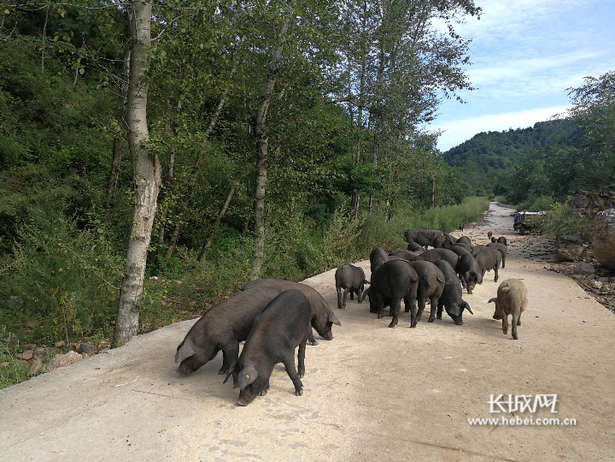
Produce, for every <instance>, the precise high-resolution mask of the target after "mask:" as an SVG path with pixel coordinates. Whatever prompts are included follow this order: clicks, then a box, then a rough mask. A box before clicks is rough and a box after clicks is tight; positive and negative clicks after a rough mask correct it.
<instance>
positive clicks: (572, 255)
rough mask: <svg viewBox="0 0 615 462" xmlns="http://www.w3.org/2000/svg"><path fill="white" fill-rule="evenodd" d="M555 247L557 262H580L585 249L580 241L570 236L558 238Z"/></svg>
mask: <svg viewBox="0 0 615 462" xmlns="http://www.w3.org/2000/svg"><path fill="white" fill-rule="evenodd" d="M556 245H557V260H558V261H580V260H582V259H583V252H585V250H586V249H587V246H586V245H583V244H582V241H581V240H580V239H578V238H574V237H570V236H567V237H562V236H558V237H557V239H556Z"/></svg>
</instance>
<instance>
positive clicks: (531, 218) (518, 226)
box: [513, 210, 547, 235]
mask: <svg viewBox="0 0 615 462" xmlns="http://www.w3.org/2000/svg"><path fill="white" fill-rule="evenodd" d="M546 215H547V212H545V211H544V210H541V211H540V212H527V211H521V212H515V214H514V215H513V216H514V222H513V228H514V230H515V231H517V230H519V234H521V235H523V234H525V233H526V232H528V231H531V230H532V228H534V227H535V226H536V225H537V224H538V223H539V222H540V221H541V220H542V219H543V217H544V216H546Z"/></svg>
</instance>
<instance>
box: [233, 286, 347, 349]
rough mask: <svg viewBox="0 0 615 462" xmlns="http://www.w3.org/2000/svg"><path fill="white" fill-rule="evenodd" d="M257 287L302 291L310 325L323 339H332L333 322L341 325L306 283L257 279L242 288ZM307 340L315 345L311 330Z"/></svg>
mask: <svg viewBox="0 0 615 462" xmlns="http://www.w3.org/2000/svg"><path fill="white" fill-rule="evenodd" d="M257 287H267V288H270V289H274V290H276V291H277V293H278V294H279V293H281V292H284V291H285V290H290V289H297V290H299V291H301V292H303V295H305V296H306V297H307V299H308V300H309V301H310V306H311V307H312V327H313V328H314V329H316V332H318V334H319V335H320V336H321V337H322V338H324V339H325V340H332V339H333V333H332V332H331V327H332V325H333V324H335V325H337V326H341V325H342V323H340V321H339V320H338V319H337V316H335V314H333V311H332V310H331V307H330V306H329V304H328V303H327V302H326V300H325V299H324V298H322V295H320V294H319V293H318V292H317V291H316V289H313V288H312V287H310V286H308V285H305V284H301V283H300V282H293V281H286V280H285V279H257V280H256V281H252V282H250V283H248V284H246V285H245V286H244V287H243V289H242V290H243V291H246V290H252V289H255V288H257ZM276 295H277V294H276ZM308 341H309V342H310V344H311V345H317V342H316V339H314V334H313V333H312V332H311V331H310V338H309V339H308Z"/></svg>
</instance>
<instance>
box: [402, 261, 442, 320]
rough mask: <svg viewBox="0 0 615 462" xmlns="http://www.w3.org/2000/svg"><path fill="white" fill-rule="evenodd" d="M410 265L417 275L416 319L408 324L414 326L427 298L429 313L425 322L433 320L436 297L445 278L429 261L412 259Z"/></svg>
mask: <svg viewBox="0 0 615 462" xmlns="http://www.w3.org/2000/svg"><path fill="white" fill-rule="evenodd" d="M410 265H412V267H413V268H414V269H415V270H416V273H417V275H418V277H419V284H418V289H417V294H416V299H417V300H418V302H419V310H418V312H417V314H416V319H414V320H413V321H412V324H411V325H410V327H416V324H417V323H418V322H419V321H420V320H421V316H422V315H423V311H424V310H425V304H426V302H427V299H428V298H429V300H430V302H431V313H430V314H429V319H428V320H427V322H434V320H435V319H436V308H437V306H438V299H439V298H440V296H441V295H442V292H443V291H444V283H445V280H444V274H442V271H440V268H438V267H437V266H436V265H434V264H433V263H431V262H429V261H412V262H410ZM413 310H414V308H413Z"/></svg>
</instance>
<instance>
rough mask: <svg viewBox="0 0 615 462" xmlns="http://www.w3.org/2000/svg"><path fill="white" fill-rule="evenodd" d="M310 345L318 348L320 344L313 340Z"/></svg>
mask: <svg viewBox="0 0 615 462" xmlns="http://www.w3.org/2000/svg"><path fill="white" fill-rule="evenodd" d="M310 345H312V346H316V345H318V342H317V341H316V340H311V341H310Z"/></svg>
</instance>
